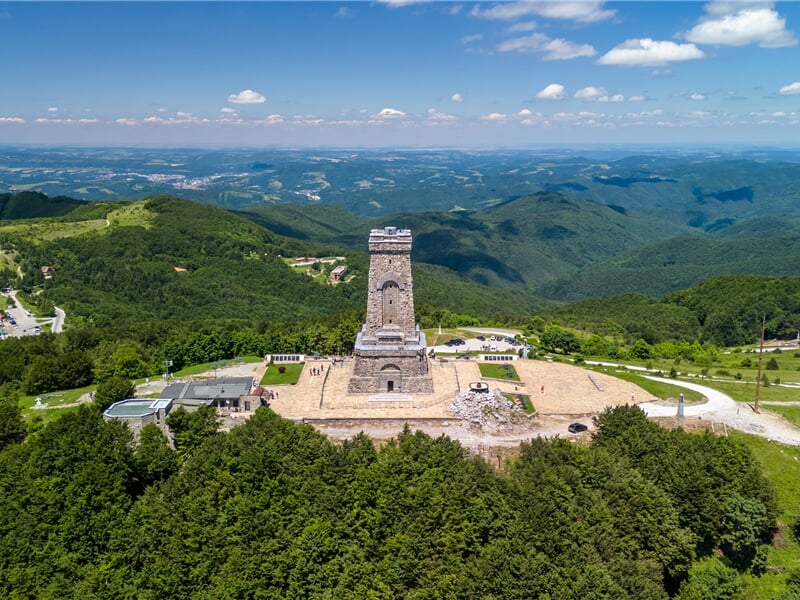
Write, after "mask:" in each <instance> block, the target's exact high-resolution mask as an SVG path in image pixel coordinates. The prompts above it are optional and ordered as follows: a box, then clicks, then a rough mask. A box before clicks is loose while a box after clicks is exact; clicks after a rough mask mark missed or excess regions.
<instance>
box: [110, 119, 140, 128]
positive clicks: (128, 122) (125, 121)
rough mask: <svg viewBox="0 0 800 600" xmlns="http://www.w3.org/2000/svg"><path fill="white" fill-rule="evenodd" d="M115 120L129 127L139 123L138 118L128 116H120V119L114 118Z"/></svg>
mask: <svg viewBox="0 0 800 600" xmlns="http://www.w3.org/2000/svg"><path fill="white" fill-rule="evenodd" d="M114 122H115V123H117V124H118V125H127V126H129V127H132V126H134V125H138V124H139V121H137V120H136V119H129V118H127V117H120V118H119V119H114Z"/></svg>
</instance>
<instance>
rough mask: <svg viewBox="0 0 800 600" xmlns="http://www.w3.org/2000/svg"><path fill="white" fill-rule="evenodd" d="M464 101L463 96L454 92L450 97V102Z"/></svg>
mask: <svg viewBox="0 0 800 600" xmlns="http://www.w3.org/2000/svg"><path fill="white" fill-rule="evenodd" d="M463 101H464V94H462V93H460V92H456V93H455V94H453V95H452V96H450V102H463Z"/></svg>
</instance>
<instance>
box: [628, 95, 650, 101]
mask: <svg viewBox="0 0 800 600" xmlns="http://www.w3.org/2000/svg"><path fill="white" fill-rule="evenodd" d="M645 100H647V98H645V97H644V96H631V97H630V98H628V102H644V101H645Z"/></svg>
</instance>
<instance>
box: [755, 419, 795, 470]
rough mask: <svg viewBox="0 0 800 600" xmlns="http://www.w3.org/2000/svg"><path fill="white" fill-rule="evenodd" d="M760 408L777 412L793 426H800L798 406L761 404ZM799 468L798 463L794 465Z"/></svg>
mask: <svg viewBox="0 0 800 600" xmlns="http://www.w3.org/2000/svg"><path fill="white" fill-rule="evenodd" d="M761 410H768V411H770V412H774V413H778V414H779V415H781V416H782V417H783V418H784V419H786V420H787V421H789V422H790V423H792V424H793V425H794V426H795V427H800V406H779V405H778V406H776V405H774V404H771V405H768V406H762V407H761ZM796 468H797V469H800V465H797V466H796Z"/></svg>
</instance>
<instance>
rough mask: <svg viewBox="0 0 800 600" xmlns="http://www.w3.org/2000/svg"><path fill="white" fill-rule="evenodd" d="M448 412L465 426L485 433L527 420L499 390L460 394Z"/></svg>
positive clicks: (520, 410)
mask: <svg viewBox="0 0 800 600" xmlns="http://www.w3.org/2000/svg"><path fill="white" fill-rule="evenodd" d="M450 412H452V413H453V414H454V415H455V416H457V417H459V418H460V419H462V420H463V421H464V422H465V424H466V425H468V426H473V427H479V428H481V429H483V430H486V431H498V430H503V429H508V428H510V427H512V426H514V425H517V424H520V423H522V422H523V421H525V420H526V419H527V418H526V416H525V413H524V412H523V410H522V409H521V408H520V407H518V406H517V405H516V404H514V402H512V401H511V400H508V399H506V398H504V397H503V394H501V393H500V390H499V389H490V390H489V391H488V392H473V391H466V392H461V393H460V394H459V395H458V396H456V397H455V399H454V400H453V402H452V403H451V404H450Z"/></svg>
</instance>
